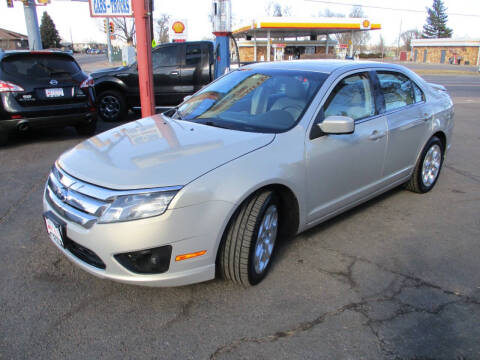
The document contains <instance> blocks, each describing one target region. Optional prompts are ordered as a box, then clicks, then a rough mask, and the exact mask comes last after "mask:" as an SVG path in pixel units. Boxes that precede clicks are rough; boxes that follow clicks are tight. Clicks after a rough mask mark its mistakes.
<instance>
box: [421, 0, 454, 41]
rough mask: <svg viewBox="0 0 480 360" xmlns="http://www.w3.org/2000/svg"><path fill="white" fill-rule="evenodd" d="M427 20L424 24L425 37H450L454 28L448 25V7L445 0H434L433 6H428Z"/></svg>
mask: <svg viewBox="0 0 480 360" xmlns="http://www.w3.org/2000/svg"><path fill="white" fill-rule="evenodd" d="M427 11H428V16H427V22H426V24H425V25H423V34H422V36H423V37H424V38H449V37H452V32H453V30H452V29H450V28H448V27H447V19H448V15H447V13H446V11H447V8H446V7H445V5H444V4H443V0H433V5H432V7H431V8H427Z"/></svg>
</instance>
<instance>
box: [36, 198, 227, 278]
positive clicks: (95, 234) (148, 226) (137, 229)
mask: <svg viewBox="0 0 480 360" xmlns="http://www.w3.org/2000/svg"><path fill="white" fill-rule="evenodd" d="M43 206H44V211H45V212H52V213H54V214H55V216H57V217H58V218H60V219H61V220H62V222H64V223H65V224H66V226H65V235H66V236H67V237H68V238H69V239H71V240H73V241H74V242H75V243H77V244H79V245H81V246H83V247H85V248H87V249H89V250H91V251H93V252H94V253H95V254H96V255H97V256H98V257H99V258H100V259H101V260H102V261H103V263H104V264H105V269H101V268H98V267H95V266H92V265H90V264H88V263H87V262H85V261H82V260H81V259H79V258H78V257H77V256H75V255H74V254H73V253H72V252H70V251H68V250H66V249H65V248H63V247H61V246H60V245H58V244H57V243H55V242H54V244H55V245H56V246H57V247H58V248H59V249H60V251H62V252H63V253H64V254H65V256H67V257H68V258H69V259H70V260H71V261H72V262H73V263H75V264H76V265H78V266H79V267H80V268H82V269H83V270H85V271H87V272H89V273H91V274H93V275H95V276H98V277H100V278H105V279H110V280H114V281H119V282H123V283H128V284H135V285H144V286H181V285H187V284H192V283H197V282H202V281H207V280H211V279H213V278H214V277H215V260H216V253H217V247H218V244H219V241H220V238H221V234H222V232H223V228H224V224H225V216H226V214H228V213H229V212H230V210H231V207H232V204H230V203H227V202H223V201H210V202H206V203H202V204H198V205H193V206H188V207H183V208H178V209H169V210H167V211H166V212H165V213H164V214H162V215H160V216H156V217H152V218H149V219H142V220H134V221H127V222H121V223H113V224H95V225H93V226H92V227H91V228H90V229H86V228H84V227H82V226H81V225H79V224H76V223H73V222H71V221H69V220H67V219H65V218H64V217H62V216H61V215H60V214H58V212H56V211H55V210H54V209H53V208H52V207H51V206H50V204H49V203H48V202H47V200H46V199H45V196H44V201H43ZM163 245H171V246H172V256H171V259H170V266H169V270H168V271H167V272H165V273H162V274H151V275H150V274H148V275H144V274H137V273H133V272H131V271H129V270H128V269H126V268H125V267H124V266H122V265H121V264H120V263H119V262H118V261H117V260H116V259H115V257H114V256H115V255H116V254H120V253H127V252H133V251H139V250H144V249H150V248H155V247H159V246H163ZM202 250H206V251H207V252H206V254H205V255H203V256H200V257H196V258H192V259H188V260H183V261H175V257H176V256H178V255H182V254H187V253H192V252H196V251H202Z"/></svg>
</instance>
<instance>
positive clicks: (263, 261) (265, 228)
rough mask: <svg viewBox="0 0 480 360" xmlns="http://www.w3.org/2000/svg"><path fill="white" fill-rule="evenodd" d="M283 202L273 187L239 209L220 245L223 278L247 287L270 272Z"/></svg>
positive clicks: (256, 282)
mask: <svg viewBox="0 0 480 360" xmlns="http://www.w3.org/2000/svg"><path fill="white" fill-rule="evenodd" d="M279 211H280V203H279V201H278V198H277V196H276V195H275V193H273V192H272V191H269V190H267V191H262V192H258V193H256V194H254V195H253V196H252V197H251V198H250V199H248V200H247V201H245V202H244V204H243V205H242V206H241V207H240V209H239V210H238V211H237V212H236V213H235V215H234V216H233V218H232V220H231V221H230V224H229V227H228V228H227V231H226V234H225V238H224V241H223V242H222V246H221V248H220V254H219V270H220V273H221V275H222V277H223V278H225V279H228V280H231V281H233V282H235V283H238V284H242V285H243V286H245V287H248V286H251V285H256V284H258V283H259V282H260V281H262V280H263V279H264V278H265V276H266V275H267V273H268V271H269V269H270V266H271V263H272V258H273V255H274V251H275V243H276V240H277V238H278V228H279V215H280V213H279Z"/></svg>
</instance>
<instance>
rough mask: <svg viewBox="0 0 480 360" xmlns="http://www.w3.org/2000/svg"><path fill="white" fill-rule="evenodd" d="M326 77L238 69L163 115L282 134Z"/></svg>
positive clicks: (305, 107) (319, 74) (296, 120)
mask: <svg viewBox="0 0 480 360" xmlns="http://www.w3.org/2000/svg"><path fill="white" fill-rule="evenodd" d="M327 76H328V75H327V74H323V73H317V72H313V71H296V70H263V69H262V70H256V69H248V68H247V69H239V70H236V71H233V72H231V73H230V74H228V75H226V76H224V77H222V78H220V79H219V80H217V81H215V82H214V83H212V84H211V85H209V86H207V87H205V88H204V89H202V90H201V91H199V92H198V93H196V94H195V95H194V96H192V97H191V98H190V99H188V100H187V101H185V102H184V103H182V104H181V105H180V106H179V107H178V108H177V109H176V111H174V112H173V111H172V113H167V114H166V115H168V116H172V117H174V118H178V119H181V120H187V121H192V122H198V123H202V124H206V125H211V126H218V127H223V128H227V129H233V130H241V131H251V132H267V133H278V132H283V131H286V130H288V129H290V128H292V127H293V126H294V125H295V124H296V123H297V122H298V121H299V119H300V118H301V116H302V115H303V113H304V112H305V110H306V109H307V108H308V106H309V104H310V102H311V100H312V99H313V97H314V96H315V94H316V93H317V91H318V89H319V88H320V86H321V85H322V84H323V82H324V81H325V79H326V78H327Z"/></svg>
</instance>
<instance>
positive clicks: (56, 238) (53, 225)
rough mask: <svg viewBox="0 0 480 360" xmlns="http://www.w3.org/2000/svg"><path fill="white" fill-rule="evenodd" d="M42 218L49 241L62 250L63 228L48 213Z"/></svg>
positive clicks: (63, 244)
mask: <svg viewBox="0 0 480 360" xmlns="http://www.w3.org/2000/svg"><path fill="white" fill-rule="evenodd" d="M43 218H44V220H45V226H46V228H47V233H48V236H50V239H51V240H52V241H53V242H54V243H55V244H57V245H58V246H60V247H61V248H64V247H65V243H64V238H65V235H64V234H65V226H64V225H63V224H61V223H60V222H59V221H57V220H56V219H55V218H54V217H53V216H52V215H51V214H50V213H45V214H44V216H43Z"/></svg>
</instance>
